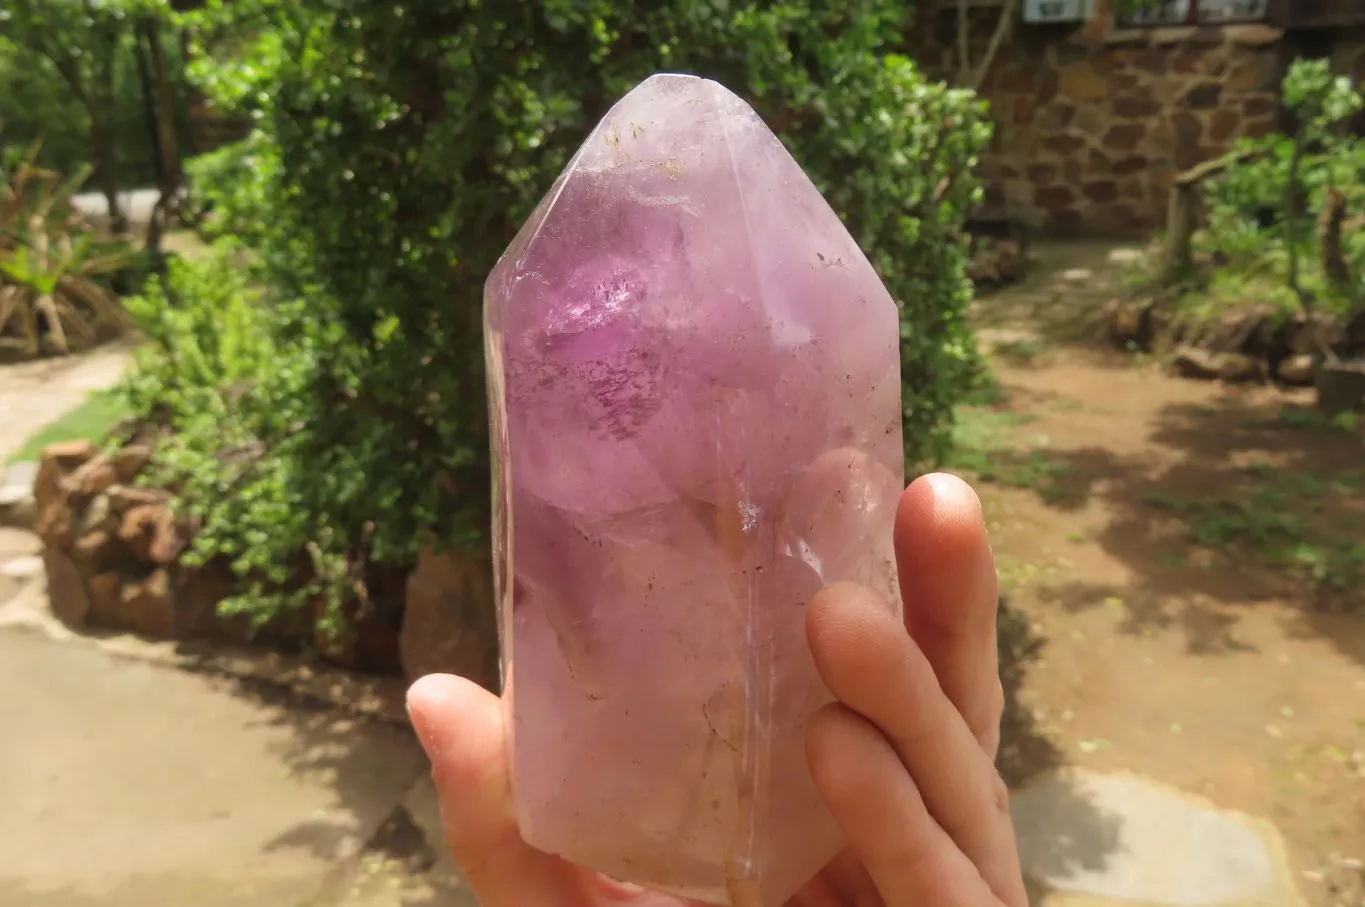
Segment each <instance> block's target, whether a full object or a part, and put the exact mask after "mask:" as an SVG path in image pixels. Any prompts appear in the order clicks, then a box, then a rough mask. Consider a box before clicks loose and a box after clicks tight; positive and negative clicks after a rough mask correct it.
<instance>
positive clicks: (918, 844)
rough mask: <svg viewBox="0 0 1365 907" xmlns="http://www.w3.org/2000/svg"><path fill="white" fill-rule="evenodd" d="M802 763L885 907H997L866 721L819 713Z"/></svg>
mask: <svg viewBox="0 0 1365 907" xmlns="http://www.w3.org/2000/svg"><path fill="white" fill-rule="evenodd" d="M807 756H808V758H809V760H810V766H811V773H812V775H813V776H814V778H815V783H816V786H817V787H819V788H820V791H821V793H822V794H823V795H824V797H825V802H826V803H827V804H828V806H829V808H830V812H832V813H833V814H834V817H835V819H836V821H838V823H839V825H840V827H841V828H842V829H843V830H844V834H845V835H846V836H847V838H848V841H849V844H850V845H851V846H852V848H853V849H854V851H856V852H857V853H858V855H859V856H860V857H861V858H862V863H863V866H864V867H865V869H866V871H867V874H868V876H869V877H870V878H871V880H872V882H873V884H874V885H875V886H876V888H877V891H878V892H879V893H880V895H881V898H880V900H881V902H882V903H884V904H885V905H886V907H921V905H926V904H933V905H934V907H1001V901H1000V899H998V898H997V897H996V896H995V894H994V893H992V891H991V889H990V886H989V885H988V884H987V882H986V880H985V879H984V878H983V877H982V874H981V872H980V871H979V870H978V868H977V867H976V866H975V865H974V864H973V863H972V860H971V859H970V858H969V857H968V856H967V855H966V854H965V853H964V852H963V851H962V850H961V848H960V847H959V846H958V845H957V844H956V843H955V842H954V841H953V839H952V838H951V837H950V836H949V834H948V833H947V832H945V831H944V829H943V827H942V826H940V825H939V824H938V822H936V821H935V820H934V817H933V816H932V815H931V814H930V811H929V808H928V805H927V804H926V802H925V798H924V797H923V796H921V793H920V789H919V788H918V787H917V786H916V782H915V780H914V779H913V778H912V777H911V776H910V775H909V774H907V773H906V771H905V766H904V765H903V764H902V763H901V759H900V757H899V756H898V755H897V753H896V751H895V750H894V749H893V748H892V746H891V744H890V743H888V742H887V739H886V737H884V736H883V735H882V733H881V732H880V731H878V729H877V728H876V727H874V726H873V725H872V724H871V723H870V722H869V721H868V720H867V719H866V718H863V717H862V716H860V715H858V714H857V713H855V712H853V711H852V710H851V709H849V708H846V707H844V706H841V705H832V706H827V707H826V708H824V709H822V710H821V711H820V712H818V713H816V715H815V716H814V718H813V719H812V720H811V725H810V731H809V734H808V736H807ZM860 903H861V902H860ZM1015 903H1017V904H1022V902H1015Z"/></svg>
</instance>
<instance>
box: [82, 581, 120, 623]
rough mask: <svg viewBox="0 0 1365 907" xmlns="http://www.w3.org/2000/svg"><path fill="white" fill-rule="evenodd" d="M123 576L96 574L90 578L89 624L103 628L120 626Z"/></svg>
mask: <svg viewBox="0 0 1365 907" xmlns="http://www.w3.org/2000/svg"><path fill="white" fill-rule="evenodd" d="M122 604H123V574H121V573H119V572H118V571H113V570H111V571H108V572H106V573H96V574H95V575H94V576H92V577H90V622H91V623H92V624H98V625H99V626H103V627H116V626H121V625H122V624H121V622H120V615H121V614H122V613H123V607H122Z"/></svg>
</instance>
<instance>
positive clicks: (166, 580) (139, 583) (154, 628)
mask: <svg viewBox="0 0 1365 907" xmlns="http://www.w3.org/2000/svg"><path fill="white" fill-rule="evenodd" d="M121 599H122V605H123V616H124V619H125V624H124V626H126V627H127V628H128V629H129V630H133V631H134V632H137V633H141V634H143V635H145V636H155V637H160V638H163V639H165V638H170V637H173V636H175V631H176V622H175V605H174V603H173V602H172V600H171V578H170V574H168V573H167V572H166V571H165V570H153V571H152V572H151V574H149V575H148V576H147V577H145V578H143V579H140V580H132V581H129V582H125V583H124V584H123V592H122V596H121Z"/></svg>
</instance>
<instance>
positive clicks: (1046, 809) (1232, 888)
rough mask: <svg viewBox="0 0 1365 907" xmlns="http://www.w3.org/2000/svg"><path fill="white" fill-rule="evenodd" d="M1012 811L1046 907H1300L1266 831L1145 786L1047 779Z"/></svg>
mask: <svg viewBox="0 0 1365 907" xmlns="http://www.w3.org/2000/svg"><path fill="white" fill-rule="evenodd" d="M1013 813H1014V823H1015V828H1016V830H1017V833H1018V837H1019V850H1020V855H1021V857H1022V859H1023V863H1024V871H1025V872H1026V873H1027V874H1028V875H1029V876H1030V877H1031V878H1032V879H1033V880H1035V881H1037V882H1038V883H1040V888H1041V889H1042V892H1041V893H1042V894H1043V896H1042V898H1041V900H1040V903H1042V904H1045V905H1048V907H1071V905H1075V907H1080V905H1088V907H1100V905H1107V904H1113V903H1120V902H1121V903H1124V904H1128V905H1133V904H1143V905H1173V907H1293V905H1301V904H1303V903H1304V902H1303V899H1302V898H1301V896H1300V895H1299V892H1298V891H1297V890H1296V888H1295V886H1294V882H1293V874H1292V872H1291V870H1290V869H1289V866H1288V863H1287V858H1286V855H1285V849H1284V844H1283V842H1282V841H1281V839H1280V837H1279V834H1278V832H1276V831H1275V829H1274V828H1273V827H1272V826H1271V825H1270V824H1269V823H1267V822H1264V821H1262V820H1258V819H1253V818H1251V817H1249V816H1245V815H1242V814H1240V813H1234V812H1229V811H1224V810H1219V809H1217V808H1216V807H1214V806H1213V805H1212V804H1210V803H1208V802H1207V801H1204V800H1202V799H1199V798H1197V797H1192V796H1189V795H1186V794H1184V793H1182V792H1180V791H1177V790H1174V789H1172V788H1168V787H1164V786H1162V785H1159V784H1156V783H1154V782H1152V781H1148V780H1146V779H1142V778H1136V777H1131V776H1126V775H1098V774H1091V773H1086V772H1067V773H1063V774H1058V775H1053V776H1050V777H1048V778H1046V779H1043V780H1042V781H1040V782H1038V783H1035V784H1033V785H1031V786H1029V787H1027V788H1025V789H1023V790H1020V791H1018V792H1016V793H1015V795H1014V798H1013Z"/></svg>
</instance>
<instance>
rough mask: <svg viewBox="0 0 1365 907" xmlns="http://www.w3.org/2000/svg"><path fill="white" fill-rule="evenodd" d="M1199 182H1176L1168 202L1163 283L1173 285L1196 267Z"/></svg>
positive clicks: (1162, 268) (1162, 272)
mask: <svg viewBox="0 0 1365 907" xmlns="http://www.w3.org/2000/svg"><path fill="white" fill-rule="evenodd" d="M1197 188H1198V187H1197V184H1194V183H1187V184H1183V185H1182V184H1181V183H1176V184H1175V185H1173V186H1171V194H1170V196H1169V198H1168V199H1167V203H1166V250H1165V256H1164V259H1165V260H1164V261H1163V262H1162V267H1161V279H1162V282H1163V283H1166V284H1168V285H1169V284H1173V283H1175V282H1177V281H1178V280H1180V278H1182V277H1184V276H1185V275H1186V274H1187V273H1189V271H1190V269H1191V268H1193V267H1194V230H1195V227H1196V226H1197V225H1198V224H1197V221H1196V218H1195V193H1196V191H1197Z"/></svg>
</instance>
